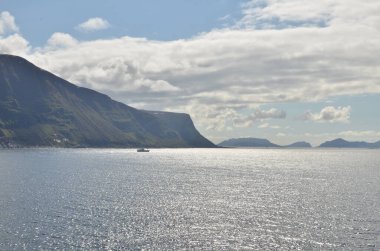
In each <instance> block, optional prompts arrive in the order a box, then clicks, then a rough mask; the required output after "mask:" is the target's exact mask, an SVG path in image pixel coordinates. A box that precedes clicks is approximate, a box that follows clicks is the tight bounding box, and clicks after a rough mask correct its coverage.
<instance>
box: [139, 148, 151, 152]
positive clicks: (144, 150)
mask: <svg viewBox="0 0 380 251" xmlns="http://www.w3.org/2000/svg"><path fill="white" fill-rule="evenodd" d="M149 151H150V150H149V149H146V148H139V149H137V152H138V153H148V152H149Z"/></svg>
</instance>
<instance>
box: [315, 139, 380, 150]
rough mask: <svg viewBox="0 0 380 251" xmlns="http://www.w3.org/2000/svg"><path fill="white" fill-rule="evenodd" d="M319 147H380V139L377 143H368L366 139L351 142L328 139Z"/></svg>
mask: <svg viewBox="0 0 380 251" xmlns="http://www.w3.org/2000/svg"><path fill="white" fill-rule="evenodd" d="M319 147H322V148H328V147H334V148H380V141H378V142H375V143H368V142H364V141H355V142H350V141H347V140H344V139H340V138H339V139H334V140H332V141H326V142H325V143H323V144H321V145H320V146H319Z"/></svg>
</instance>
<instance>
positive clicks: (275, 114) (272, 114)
mask: <svg viewBox="0 0 380 251" xmlns="http://www.w3.org/2000/svg"><path fill="white" fill-rule="evenodd" d="M285 118H286V112H285V111H282V110H278V109H275V108H271V109H269V110H261V109H255V111H254V113H253V114H251V115H249V116H236V118H235V119H234V120H233V123H234V125H235V127H249V126H252V125H253V123H254V122H256V121H263V120H266V119H285Z"/></svg>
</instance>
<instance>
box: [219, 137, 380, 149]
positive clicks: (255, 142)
mask: <svg viewBox="0 0 380 251" xmlns="http://www.w3.org/2000/svg"><path fill="white" fill-rule="evenodd" d="M218 146H220V147H250V148H310V147H312V146H311V145H310V144H309V143H307V142H304V141H301V142H296V143H293V144H290V145H285V146H281V145H277V144H274V143H272V142H270V141H269V140H267V139H258V138H238V139H229V140H225V141H223V142H221V143H219V144H218ZM319 147H320V148H380V141H378V142H375V143H368V142H350V141H346V140H344V139H335V140H332V141H327V142H325V143H323V144H321V145H320V146H319Z"/></svg>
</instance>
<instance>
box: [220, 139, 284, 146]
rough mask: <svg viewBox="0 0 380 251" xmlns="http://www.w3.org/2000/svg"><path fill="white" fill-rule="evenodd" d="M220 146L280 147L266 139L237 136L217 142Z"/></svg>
mask: <svg viewBox="0 0 380 251" xmlns="http://www.w3.org/2000/svg"><path fill="white" fill-rule="evenodd" d="M218 146H221V147H281V146H279V145H276V144H273V143H272V142H270V141H269V140H267V139H257V138H239V139H228V140H225V141H223V142H221V143H219V144H218Z"/></svg>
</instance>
